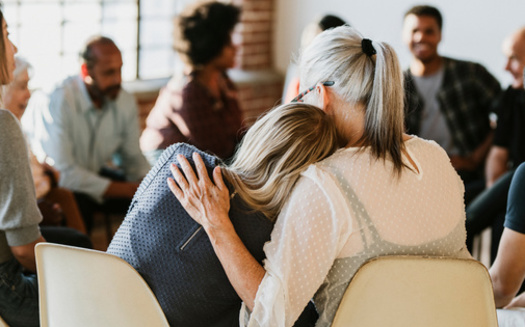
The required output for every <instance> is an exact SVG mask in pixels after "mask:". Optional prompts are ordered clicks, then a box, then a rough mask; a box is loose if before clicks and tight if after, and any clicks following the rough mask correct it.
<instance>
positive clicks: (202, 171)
mask: <svg viewBox="0 0 525 327" xmlns="http://www.w3.org/2000/svg"><path fill="white" fill-rule="evenodd" d="M177 159H178V161H179V163H180V166H181V169H182V170H183V171H184V175H183V174H182V173H181V171H180V170H179V168H178V167H177V166H176V165H175V164H171V166H170V169H171V172H172V174H173V176H174V178H175V180H176V181H177V183H175V181H174V180H173V179H172V178H168V186H169V188H170V190H171V192H172V193H173V194H174V195H175V197H176V198H177V199H178V200H179V202H180V203H181V204H182V206H183V207H184V209H186V211H187V212H188V214H189V215H190V216H191V217H192V218H193V219H194V220H195V221H196V222H197V223H199V224H200V225H202V226H203V227H204V230H205V231H206V232H207V233H208V234H209V233H210V232H212V231H213V230H220V229H221V228H224V227H226V228H229V227H233V226H232V225H231V221H230V219H229V218H228V211H229V210H230V194H229V190H228V188H227V187H226V185H225V184H224V181H223V179H222V174H221V169H220V167H215V169H214V170H213V181H214V182H215V184H214V183H213V182H212V181H211V180H210V178H209V177H208V171H207V170H206V166H205V165H204V162H203V161H202V158H201V156H200V155H199V154H198V153H193V161H194V162H195V167H196V170H197V174H198V178H197V176H195V172H194V171H193V169H192V167H191V166H190V164H189V162H188V160H186V158H185V157H184V156H182V155H178V157H177ZM185 176H186V177H185Z"/></svg>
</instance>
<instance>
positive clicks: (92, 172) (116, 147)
mask: <svg viewBox="0 0 525 327" xmlns="http://www.w3.org/2000/svg"><path fill="white" fill-rule="evenodd" d="M81 59H82V65H81V72H80V74H78V75H75V76H70V77H68V78H66V79H65V80H64V81H63V82H62V83H61V84H60V85H59V86H58V87H57V88H56V89H55V90H54V91H53V92H52V94H51V96H50V100H49V106H48V107H46V108H44V110H43V112H42V114H41V115H40V117H39V119H40V121H38V123H37V124H38V126H39V127H40V126H42V127H41V129H40V130H38V131H36V132H35V138H36V139H38V142H39V143H40V144H39V146H41V148H42V149H43V151H44V152H45V153H46V154H47V155H48V156H49V157H50V158H51V159H52V160H53V161H54V167H55V168H56V169H57V170H58V171H60V180H59V181H58V184H59V185H60V186H61V187H65V188H68V189H70V190H72V191H73V193H74V195H75V198H76V200H77V204H78V206H79V208H80V212H81V214H82V218H83V219H84V222H85V224H86V229H87V231H88V232H90V231H91V229H92V226H93V215H94V213H95V211H97V210H99V211H103V212H107V213H125V212H126V211H127V209H128V207H129V203H130V202H131V199H132V198H133V194H135V192H136V190H137V187H138V185H139V182H140V181H141V180H142V178H143V177H144V176H145V175H146V174H147V173H148V171H149V169H150V165H149V164H148V162H147V160H146V158H144V155H143V154H142V152H141V151H140V148H139V131H140V129H139V123H138V108H137V103H136V100H135V98H134V97H133V95H131V94H130V93H128V92H126V91H125V90H123V89H122V88H121V82H122V77H121V71H122V65H123V62H122V54H121V52H120V50H119V48H118V47H117V45H116V44H115V43H114V42H113V40H111V39H109V38H107V37H104V36H94V37H92V38H90V39H89V40H88V41H87V42H86V44H85V46H84V49H83V50H82V52H81ZM108 166H109V167H110V168H114V167H117V168H118V169H116V170H117V172H122V174H115V173H113V171H112V170H108V169H107V168H108Z"/></svg>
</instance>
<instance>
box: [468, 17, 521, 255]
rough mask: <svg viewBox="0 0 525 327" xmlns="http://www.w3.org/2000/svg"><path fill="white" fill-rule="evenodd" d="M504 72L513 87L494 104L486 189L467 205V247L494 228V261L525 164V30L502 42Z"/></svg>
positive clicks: (486, 168) (508, 88)
mask: <svg viewBox="0 0 525 327" xmlns="http://www.w3.org/2000/svg"><path fill="white" fill-rule="evenodd" d="M502 49H503V54H504V55H505V57H506V59H507V62H506V65H505V70H506V71H507V72H508V73H509V74H510V75H511V76H512V82H511V85H509V86H508V87H507V89H506V90H505V91H504V92H503V93H502V94H501V95H500V97H499V98H498V100H497V101H496V103H495V109H494V111H495V113H496V114H497V117H498V119H497V125H496V130H495V132H494V139H493V141H492V146H491V147H490V151H489V154H488V157H487V162H486V165H485V186H486V188H485V190H484V191H483V192H482V193H481V194H479V195H478V196H477V197H476V198H475V199H474V200H473V201H472V202H471V203H470V204H469V205H468V206H467V246H469V248H470V249H471V248H472V240H473V238H474V236H475V235H477V234H478V233H480V232H481V231H483V230H484V229H485V228H487V227H489V226H490V227H492V240H491V244H492V245H491V261H493V260H494V258H495V257H496V252H497V249H498V245H499V240H500V237H501V234H502V233H503V221H504V220H505V209H506V204H507V194H508V192H509V187H510V182H511V180H512V176H513V175H514V171H515V170H516V167H518V166H519V165H520V164H521V163H522V162H524V161H525V142H524V140H525V132H524V131H525V89H524V88H523V69H524V68H525V27H521V28H519V29H518V30H516V31H514V32H513V33H512V34H510V35H509V36H507V37H506V38H505V40H504V41H503V46H502Z"/></svg>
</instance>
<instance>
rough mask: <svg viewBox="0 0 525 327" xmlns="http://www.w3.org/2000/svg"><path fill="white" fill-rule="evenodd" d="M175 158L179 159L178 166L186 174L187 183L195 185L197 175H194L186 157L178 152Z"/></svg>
mask: <svg viewBox="0 0 525 327" xmlns="http://www.w3.org/2000/svg"><path fill="white" fill-rule="evenodd" d="M177 160H178V161H179V164H180V167H181V168H182V171H183V172H184V175H185V176H186V180H187V181H188V185H197V183H198V182H199V181H198V180H197V176H195V171H194V170H193V168H192V167H191V165H190V163H189V162H188V159H186V157H184V156H183V155H182V154H179V155H177Z"/></svg>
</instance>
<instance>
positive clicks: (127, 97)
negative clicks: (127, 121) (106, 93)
mask: <svg viewBox="0 0 525 327" xmlns="http://www.w3.org/2000/svg"><path fill="white" fill-rule="evenodd" d="M116 104H117V108H118V109H119V110H120V111H124V112H126V113H129V114H136V113H134V112H133V110H130V107H137V100H136V99H135V96H134V95H133V94H131V93H130V92H128V91H126V90H125V89H123V88H121V89H120V91H119V94H118V97H117V99H116Z"/></svg>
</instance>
